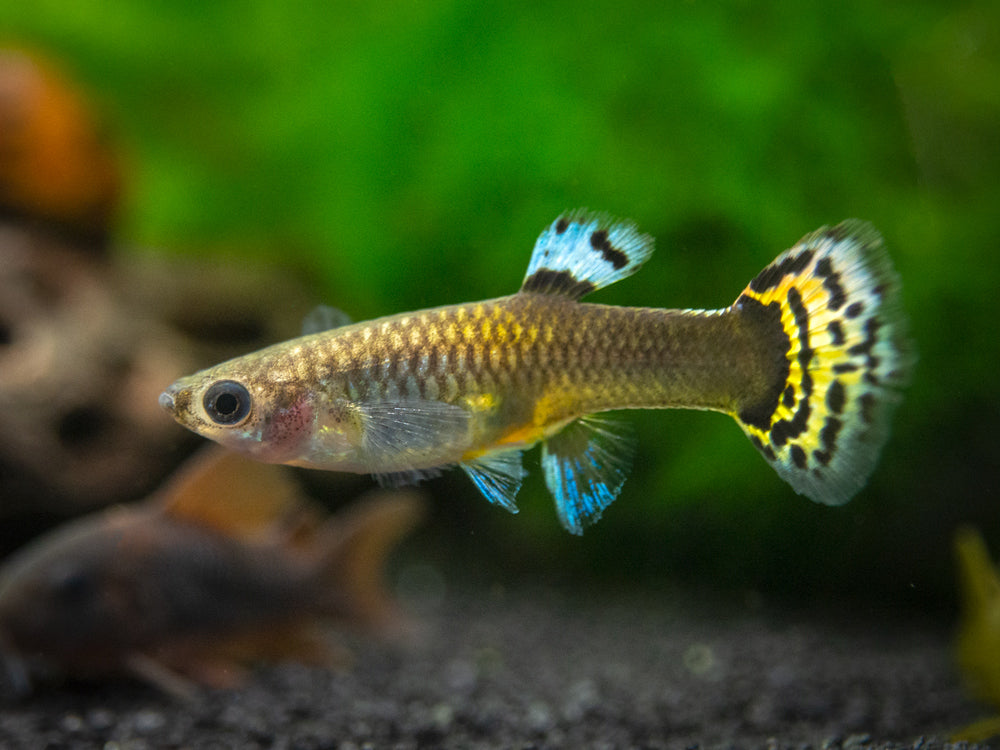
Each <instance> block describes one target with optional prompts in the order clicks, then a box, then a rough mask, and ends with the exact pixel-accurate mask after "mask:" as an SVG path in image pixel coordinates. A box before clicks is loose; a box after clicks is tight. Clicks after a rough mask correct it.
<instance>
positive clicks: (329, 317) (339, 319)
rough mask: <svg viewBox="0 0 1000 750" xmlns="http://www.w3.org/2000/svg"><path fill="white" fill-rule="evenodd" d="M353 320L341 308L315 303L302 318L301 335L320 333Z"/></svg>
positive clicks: (348, 323)
mask: <svg viewBox="0 0 1000 750" xmlns="http://www.w3.org/2000/svg"><path fill="white" fill-rule="evenodd" d="M353 322H354V321H352V320H351V316H350V315H348V314H347V313H345V312H344V311H343V310H339V309H337V308H336V307H330V306H329V305H317V306H316V307H314V308H313V309H312V310H310V311H309V312H308V313H306V316H305V317H304V318H303V319H302V335H303V336H308V335H309V334H310V333H320V332H322V331H329V330H331V329H333V328H340V327H341V326H346V325H350V324H351V323H353Z"/></svg>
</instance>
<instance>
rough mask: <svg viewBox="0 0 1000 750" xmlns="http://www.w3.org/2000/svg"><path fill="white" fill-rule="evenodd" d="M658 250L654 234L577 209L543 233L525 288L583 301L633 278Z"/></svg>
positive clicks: (630, 224)
mask: <svg viewBox="0 0 1000 750" xmlns="http://www.w3.org/2000/svg"><path fill="white" fill-rule="evenodd" d="M652 253H653V238H652V237H650V236H649V235H648V234H641V233H640V232H639V230H638V229H636V227H635V225H634V224H632V223H631V222H622V221H614V220H612V219H610V218H609V217H607V216H605V215H603V214H595V213H592V212H589V211H585V210H582V209H581V210H577V211H572V212H570V213H567V214H563V215H562V216H560V217H559V218H558V219H556V220H555V221H554V222H552V224H550V225H549V226H548V228H546V229H545V231H543V232H542V233H541V235H539V237H538V240H537V241H536V242H535V250H534V252H533V253H532V255H531V262H530V263H529V264H528V272H527V273H526V274H525V276H524V282H523V283H522V284H521V291H522V292H535V293H539V294H557V295H560V296H564V297H569V298H570V299H574V300H578V299H580V298H581V297H583V296H584V295H585V294H589V293H590V292H592V291H594V290H595V289H600V288H601V287H605V286H607V285H608V284H613V283H614V282H616V281H619V280H620V279H624V278H625V277H626V276H631V275H632V274H633V273H635V272H636V271H638V270H639V268H640V266H642V264H643V263H645V262H646V260H647V259H648V258H649V256H650V255H652Z"/></svg>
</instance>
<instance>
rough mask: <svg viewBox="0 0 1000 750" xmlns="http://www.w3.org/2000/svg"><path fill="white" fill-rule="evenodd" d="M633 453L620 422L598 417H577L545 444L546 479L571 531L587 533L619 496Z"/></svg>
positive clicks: (562, 517)
mask: <svg viewBox="0 0 1000 750" xmlns="http://www.w3.org/2000/svg"><path fill="white" fill-rule="evenodd" d="M633 452H634V444H633V441H632V439H631V437H630V436H628V435H626V434H623V433H622V431H621V426H620V425H619V424H618V423H615V422H611V421H610V420H606V419H601V418H598V417H594V416H587V417H581V418H580V419H578V420H576V421H575V422H571V423H570V424H568V425H567V426H566V427H564V428H563V429H562V430H561V431H560V432H558V433H556V434H555V435H553V436H552V437H550V438H549V439H548V440H546V441H545V442H544V443H543V444H542V471H543V472H544V473H545V484H546V485H548V488H549V492H551V493H552V495H553V496H554V497H555V500H556V512H557V513H558V515H559V520H560V522H562V525H563V526H564V527H565V528H566V530H567V531H569V532H570V533H572V534H577V535H579V534H582V533H583V530H584V529H585V528H586V527H587V526H590V525H591V524H592V523H594V522H595V521H597V519H599V518H600V517H601V514H602V513H603V512H604V509H605V508H607V507H608V506H609V505H611V503H612V502H613V501H614V499H615V498H616V497H618V493H619V492H620V491H621V488H622V485H623V484H624V483H625V477H626V475H627V474H628V470H629V468H630V466H631V463H632V454H633Z"/></svg>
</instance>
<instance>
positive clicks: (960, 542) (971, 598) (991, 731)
mask: <svg viewBox="0 0 1000 750" xmlns="http://www.w3.org/2000/svg"><path fill="white" fill-rule="evenodd" d="M955 556H956V562H957V564H958V578H959V594H960V597H961V605H962V610H961V616H960V619H959V625H958V634H957V637H956V641H955V658H956V661H957V662H958V668H959V670H960V671H961V673H962V679H963V681H964V683H965V687H966V689H967V690H968V692H969V694H970V695H972V696H973V697H974V698H977V699H978V700H981V701H983V702H985V703H991V704H993V705H994V706H995V707H997V708H1000V574H998V573H997V569H996V567H995V566H994V565H993V561H992V560H991V559H990V553H989V550H988V549H987V548H986V542H985V540H984V539H983V535H982V534H980V533H979V531H978V530H976V529H974V528H973V527H971V526H962V527H960V528H959V529H958V530H957V531H956V532H955ZM998 735H1000V715H997V716H993V717H990V718H987V719H983V720H982V721H978V722H976V723H975V724H971V725H969V726H967V727H965V728H964V729H962V730H960V731H959V732H957V733H956V734H955V736H954V739H955V740H956V741H961V740H964V741H966V742H983V741H985V740H988V739H989V738H991V737H996V736H998Z"/></svg>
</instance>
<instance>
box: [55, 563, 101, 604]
mask: <svg viewBox="0 0 1000 750" xmlns="http://www.w3.org/2000/svg"><path fill="white" fill-rule="evenodd" d="M51 586H52V591H53V592H54V593H55V595H56V596H57V597H58V598H59V599H61V600H62V601H64V602H67V603H76V604H81V603H83V602H84V601H86V600H87V599H90V598H91V597H92V596H93V595H94V594H95V593H96V591H97V587H96V584H95V582H94V579H93V577H91V576H90V575H89V574H88V573H87V572H86V571H84V570H80V569H77V568H70V569H66V570H60V571H58V572H56V573H55V574H54V575H53V577H52V579H51Z"/></svg>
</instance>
